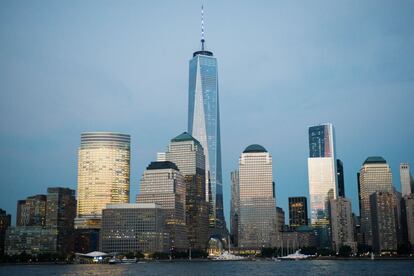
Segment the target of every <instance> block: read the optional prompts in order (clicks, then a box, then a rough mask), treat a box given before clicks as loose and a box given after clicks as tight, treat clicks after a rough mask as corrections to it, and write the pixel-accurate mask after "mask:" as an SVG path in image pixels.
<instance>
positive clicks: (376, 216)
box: [370, 192, 398, 254]
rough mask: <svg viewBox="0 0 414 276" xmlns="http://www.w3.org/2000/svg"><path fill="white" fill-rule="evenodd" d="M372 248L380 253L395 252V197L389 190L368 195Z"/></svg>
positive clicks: (396, 212)
mask: <svg viewBox="0 0 414 276" xmlns="http://www.w3.org/2000/svg"><path fill="white" fill-rule="evenodd" d="M370 204H371V217H372V220H371V221H372V241H373V242H372V248H373V250H374V252H376V253H381V254H396V253H397V246H398V244H397V214H398V211H397V198H396V196H395V194H394V193H391V192H375V193H373V194H371V196H370Z"/></svg>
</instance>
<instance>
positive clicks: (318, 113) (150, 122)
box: [0, 0, 414, 226]
mask: <svg viewBox="0 0 414 276" xmlns="http://www.w3.org/2000/svg"><path fill="white" fill-rule="evenodd" d="M200 7H201V1H6V0H3V1H0V187H1V189H0V208H2V209H6V210H7V211H8V212H9V213H11V214H12V221H13V224H15V218H16V217H15V212H16V202H17V200H18V199H24V198H25V197H27V196H30V195H34V194H42V193H46V189H47V187H51V186H62V187H70V188H73V189H76V186H77V182H76V181H77V180H76V177H77V150H78V147H79V145H80V134H81V133H82V132H86V131H114V132H123V133H127V134H130V135H131V140H132V149H131V156H132V159H131V202H134V201H135V196H136V194H137V193H138V191H139V182H140V178H141V175H142V173H143V171H144V169H145V168H146V166H147V165H148V164H149V163H150V162H151V161H154V160H155V159H156V153H157V152H160V151H164V150H165V149H166V146H167V145H168V144H169V141H170V139H171V138H173V137H175V136H176V135H178V134H180V133H182V132H183V131H186V128H187V104H188V62H189V60H190V58H191V57H192V53H193V52H194V51H196V50H198V49H199V48H200ZM204 11H205V33H206V47H207V49H208V50H210V51H212V52H213V53H214V55H215V56H216V57H217V59H218V66H219V67H218V70H219V72H218V73H219V89H220V91H219V93H220V113H221V114H220V115H221V135H222V136H221V141H222V159H223V182H224V185H223V189H224V205H225V210H224V211H225V215H226V220H227V225H228V226H229V210H230V208H229V203H230V172H231V171H232V170H234V169H237V168H238V159H239V157H240V154H241V152H242V151H243V150H244V149H245V148H246V147H247V146H248V145H250V144H253V143H257V144H261V145H262V146H264V147H265V148H266V149H267V150H268V151H269V152H270V153H271V155H272V156H273V172H274V174H273V177H274V180H275V182H276V202H277V205H278V206H281V207H282V208H283V209H284V210H285V212H286V218H288V212H287V210H288V209H287V207H288V206H287V202H288V197H289V196H308V177H307V157H308V154H309V150H308V127H309V126H311V125H314V124H319V123H324V122H331V123H332V124H333V125H334V128H335V134H336V138H335V139H336V153H337V158H340V159H341V160H342V161H343V162H344V170H345V192H346V196H347V197H349V198H351V199H352V204H353V209H354V211H358V201H357V199H358V197H357V180H356V173H357V171H358V170H359V169H360V167H361V165H362V163H363V162H364V160H365V159H366V158H367V157H368V156H371V155H380V156H383V157H384V158H385V159H386V160H387V161H388V163H389V164H390V165H391V168H392V172H393V184H394V186H395V187H396V188H397V189H398V190H400V180H399V164H400V162H408V163H410V165H411V167H412V169H411V171H412V172H413V171H414V169H413V167H414V27H413V26H414V16H413V15H414V1H378V0H376V1H360V0H359V1H300V2H299V1H298V2H296V3H294V1H237V2H236V1H204Z"/></svg>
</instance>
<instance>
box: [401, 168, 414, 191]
mask: <svg viewBox="0 0 414 276" xmlns="http://www.w3.org/2000/svg"><path fill="white" fill-rule="evenodd" d="M400 184H401V194H402V196H403V197H404V196H409V195H410V194H412V193H414V180H413V176H412V174H411V172H410V166H409V165H408V163H401V164H400Z"/></svg>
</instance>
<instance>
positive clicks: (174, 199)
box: [136, 161, 189, 251]
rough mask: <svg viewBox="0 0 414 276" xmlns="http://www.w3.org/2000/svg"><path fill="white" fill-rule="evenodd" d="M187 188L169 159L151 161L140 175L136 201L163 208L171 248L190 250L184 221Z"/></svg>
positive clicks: (173, 249) (174, 249)
mask: <svg viewBox="0 0 414 276" xmlns="http://www.w3.org/2000/svg"><path fill="white" fill-rule="evenodd" d="M185 200H186V187H185V182H184V177H183V176H182V174H181V173H180V171H179V170H178V167H177V166H176V165H175V164H174V163H172V162H170V161H157V162H151V164H150V165H149V166H148V167H147V169H146V171H145V172H144V174H143V176H142V178H141V185H140V193H139V195H138V196H137V200H136V201H137V203H156V204H158V205H160V206H161V208H163V209H164V213H165V224H166V229H167V230H168V232H169V236H170V244H169V248H170V250H171V251H186V250H187V249H188V245H189V244H188V231H187V226H186V223H185V218H186V215H185Z"/></svg>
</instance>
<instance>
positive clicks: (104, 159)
mask: <svg viewBox="0 0 414 276" xmlns="http://www.w3.org/2000/svg"><path fill="white" fill-rule="evenodd" d="M129 186H130V136H129V135H127V134H120V133H111V132H88V133H83V134H82V136H81V146H80V148H79V153H78V203H77V217H76V220H75V227H76V228H85V229H88V228H100V219H101V216H102V209H104V208H105V207H106V204H107V203H128V202H129V188H130V187H129Z"/></svg>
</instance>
